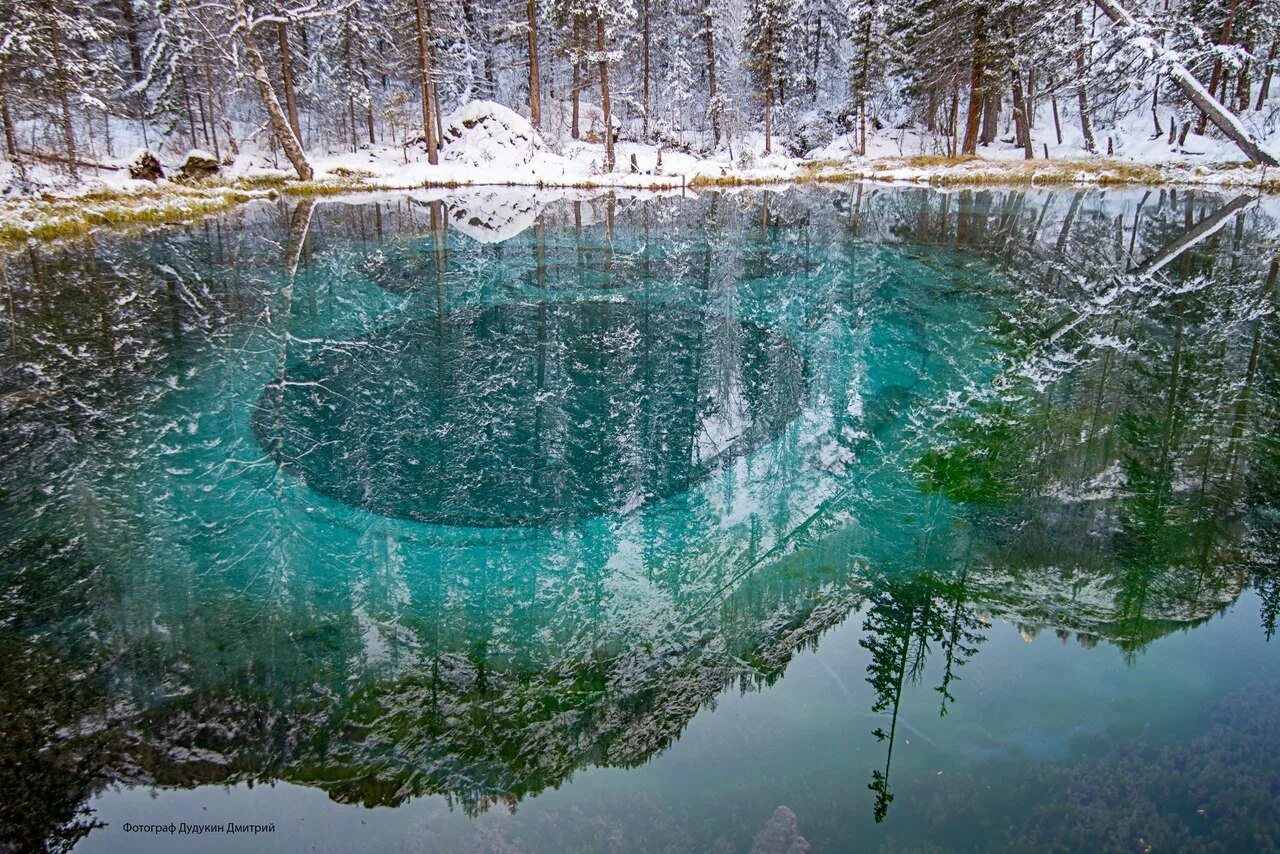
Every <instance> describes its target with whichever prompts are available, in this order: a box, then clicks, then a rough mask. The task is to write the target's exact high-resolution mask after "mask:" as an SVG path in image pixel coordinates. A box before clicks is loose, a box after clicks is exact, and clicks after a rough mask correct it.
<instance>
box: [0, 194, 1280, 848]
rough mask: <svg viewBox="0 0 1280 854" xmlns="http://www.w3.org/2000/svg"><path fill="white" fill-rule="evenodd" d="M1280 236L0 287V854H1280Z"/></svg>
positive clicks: (564, 252) (729, 241)
mask: <svg viewBox="0 0 1280 854" xmlns="http://www.w3.org/2000/svg"><path fill="white" fill-rule="evenodd" d="M1278 212H1280V202H1277V200H1276V199H1268V198H1265V197H1264V198H1263V199H1261V200H1257V199H1255V198H1252V197H1246V196H1241V197H1236V196H1235V195H1233V194H1231V193H1225V194H1224V193H1216V192H1208V191H1203V190H1197V191H1188V190H1174V189H1151V190H1144V189H1136V190H1123V191H1116V190H1107V191H1103V190H1072V189H1068V190H1029V191H1022V190H963V191H955V192H937V191H933V190H926V189H915V188H895V187H888V186H881V185H851V186H847V187H838V188H830V189H821V190H818V189H789V190H769V191H750V192H744V193H736V194H723V193H713V192H707V193H699V194H696V195H695V194H686V195H676V196H671V197H660V196H651V197H646V196H638V197H627V196H618V197H614V196H612V195H603V196H600V195H591V194H585V193H584V194H579V195H573V194H563V193H562V194H541V193H537V194H535V193H527V192H522V191H517V190H498V189H480V188H477V189H472V190H466V191H450V192H445V191H439V192H435V193H428V192H425V191H424V192H422V193H419V194H410V195H388V196H383V197H371V196H368V197H362V198H358V199H357V198H351V199H342V198H340V199H322V200H314V199H301V200H299V199H282V200H280V201H278V202H271V203H258V204H255V205H251V206H249V207H246V208H243V209H240V210H237V211H235V212H233V213H231V214H228V215H226V216H223V217H220V218H212V219H208V220H205V221H203V222H200V223H199V224H196V225H190V226H183V227H170V228H164V229H160V230H155V231H150V232H145V233H131V234H119V233H109V232H104V233H99V234H96V235H94V236H92V237H91V238H89V239H85V240H80V241H74V242H69V243H66V244H62V245H50V244H37V243H31V244H28V245H26V246H23V247H20V248H18V249H9V250H5V251H4V252H3V256H2V257H3V265H4V266H3V272H4V277H3V279H2V280H0V284H2V285H3V288H4V293H3V302H2V303H0V348H3V350H2V352H3V356H2V357H0V502H2V508H0V510H2V512H0V834H3V835H2V836H0V845H3V844H5V843H8V844H12V845H14V846H15V847H16V848H18V849H22V848H25V847H33V846H49V847H51V848H55V849H58V848H63V849H65V848H67V847H71V846H74V847H75V848H76V850H77V851H81V850H83V851H140V850H159V851H167V850H173V849H174V848H176V847H178V846H181V847H183V848H188V847H191V848H196V849H207V850H213V849H217V848H226V847H236V848H261V849H263V850H304V849H305V850H320V851H326V850H333V851H349V850H360V849H376V850H380V851H387V852H391V851H400V850H415V851H416V850H432V851H436V850H439V851H447V850H490V851H577V850H586V851H597V850H599V851H619V850H622V851H656V850H664V851H717V852H719V851H725V852H728V851H747V850H749V849H751V848H752V845H753V842H756V843H758V846H757V848H756V850H757V851H784V850H787V847H786V846H787V845H792V844H797V847H794V848H792V849H791V850H800V847H798V843H796V841H795V837H796V836H797V835H798V836H800V837H803V838H804V839H805V840H807V842H808V843H809V845H810V846H812V849H813V850H820V851H864V850H865V851H922V850H930V851H933V850H938V851H945V850H974V851H981V850H992V849H998V850H1048V849H1050V848H1054V850H1081V851H1092V850H1141V849H1142V847H1143V846H1152V850H1157V851H1159V850H1191V849H1197V848H1202V847H1209V846H1211V845H1217V846H1218V848H1217V849H1215V850H1260V849H1265V848H1267V847H1268V846H1274V845H1276V844H1277V840H1280V800H1278V798H1277V794H1276V793H1277V792H1278V791H1280V762H1277V759H1276V757H1277V756H1280V702H1278V701H1280V655H1278V653H1280V640H1277V639H1275V638H1274V637H1273V635H1274V633H1275V628H1276V619H1277V611H1278V610H1280V536H1278V534H1280V511H1278V510H1277V501H1278V499H1280V440H1278V438H1277V436H1278V435H1280V434H1278V433H1277V418H1278V417H1280V371H1278V370H1277V368H1280V364H1278V363H1280V323H1278V321H1277V318H1276V305H1277V299H1278V295H1277V287H1278V286H1277V281H1276V279H1277V267H1276V262H1275V260H1274V259H1275V258H1276V257H1277V251H1278V249H1277V235H1278V234H1280V223H1278V222H1277V213H1278ZM784 806H785V808H786V809H785V810H779V807H784ZM170 822H172V823H174V824H175V825H176V824H179V823H182V822H187V823H190V824H216V825H225V824H226V823H228V822H235V823H239V824H268V823H269V824H272V825H274V832H271V833H266V834H262V835H259V836H256V837H253V836H249V835H245V834H237V835H235V836H230V835H227V834H225V833H221V834H219V833H210V834H205V835H201V836H183V837H176V836H168V835H165V834H154V833H147V832H126V830H125V825H126V824H128V825H133V824H142V825H149V824H168V823H170ZM770 845H772V847H769V846H770ZM1055 846H1056V847H1055Z"/></svg>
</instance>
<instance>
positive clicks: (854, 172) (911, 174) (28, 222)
mask: <svg viewBox="0 0 1280 854" xmlns="http://www.w3.org/2000/svg"><path fill="white" fill-rule="evenodd" d="M370 177H371V176H368V175H367V174H361V173H350V174H342V175H338V176H335V177H333V178H329V179H325V180H319V181H305V182H304V181H290V180H287V179H284V178H282V177H275V176H272V177H263V178H252V179H240V180H238V181H235V182H234V183H230V184H210V185H182V184H162V185H156V186H148V187H145V188H142V189H140V190H134V191H125V190H118V191H96V192H91V193H83V194H79V195H65V196H64V195H54V194H45V195H38V196H29V197H22V198H20V199H16V200H9V201H5V202H3V203H0V243H7V244H13V243H17V242H21V241H24V240H27V239H29V238H36V239H42V240H47V239H56V238H63V237H73V236H76V235H80V234H84V233H87V232H90V231H92V230H94V229H96V228H101V227H118V226H127V225H142V226H146V225H155V224H166V223H172V224H176V223H189V222H194V221H197V220H199V219H201V218H203V217H206V216H209V215H212V214H217V213H221V212H223V211H226V210H228V209H230V208H233V207H235V206H236V205H240V204H243V203H244V202H248V201H251V200H254V199H263V198H276V197H277V196H279V195H290V196H313V197H314V196H334V195H342V194H346V193H356V192H394V191H396V190H409V189H421V188H423V187H437V188H460V187H463V186H482V185H481V184H472V185H467V184H464V183H461V182H444V183H433V184H426V185H422V184H419V185H415V186H404V187H393V186H388V185H387V184H386V183H385V182H379V183H374V182H372V181H371V180H370ZM652 178H653V180H650V181H647V182H645V181H641V182H639V183H634V182H633V183H632V184H629V185H627V186H624V187H615V185H613V184H611V183H609V182H607V181H606V180H604V176H602V177H601V180H599V181H594V182H576V183H573V184H571V185H569V186H570V187H572V188H575V189H597V188H598V189H601V190H607V189H611V188H615V189H618V190H620V191H623V192H626V191H628V190H631V191H634V190H643V189H648V190H663V189H679V188H681V187H682V186H686V184H685V180H684V179H683V178H681V177H680V176H652ZM857 180H869V181H892V182H895V183H904V182H905V183H912V184H921V185H930V186H970V187H976V186H992V187H1045V186H1095V187H1109V186H1166V185H1180V186H1206V187H1219V188H1222V189H1237V190H1238V189H1257V190H1262V191H1266V192H1280V170H1271V171H1268V170H1265V169H1260V168H1258V167H1255V166H1252V165H1251V164H1247V163H1239V164H1216V165H1214V166H1212V167H1210V166H1197V167H1190V166H1156V165H1148V164H1135V163H1130V162H1123V161H1117V160H1105V159H1090V160H1029V161H1023V160H987V159H982V158H978V157H962V158H944V157H898V158H880V159H876V160H870V161H865V162H862V163H852V162H844V161H826V162H821V161H820V162H807V163H803V164H801V165H800V166H799V168H798V170H796V171H795V172H794V173H785V174H784V173H782V172H780V171H779V170H761V171H758V172H752V171H745V172H726V173H725V174H723V175H720V176H698V177H695V178H692V179H690V180H688V182H687V186H688V187H689V188H690V189H700V188H701V189H712V188H717V187H720V188H725V187H749V186H779V185H790V184H838V183H845V182H849V181H857ZM508 186H515V185H508ZM549 186H551V185H536V184H531V185H529V189H531V190H533V189H537V188H538V187H549ZM557 186H558V185H557Z"/></svg>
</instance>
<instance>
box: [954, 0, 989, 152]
mask: <svg viewBox="0 0 1280 854" xmlns="http://www.w3.org/2000/svg"><path fill="white" fill-rule="evenodd" d="M984 17H985V12H984V11H983V9H982V7H981V6H979V7H978V11H977V14H976V17H975V18H974V22H973V62H972V63H971V64H970V66H969V113H968V116H967V117H966V119H965V125H964V146H963V147H962V148H961V149H960V153H961V154H977V153H978V130H979V128H980V127H981V122H982V91H983V88H984V87H983V77H984V76H985V75H986V64H987V57H986V54H987V34H986V28H985V27H984V26H983V24H984V20H983V19H984Z"/></svg>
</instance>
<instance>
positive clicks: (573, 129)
mask: <svg viewBox="0 0 1280 854" xmlns="http://www.w3.org/2000/svg"><path fill="white" fill-rule="evenodd" d="M581 53H582V22H581V21H579V20H578V19H577V18H574V19H573V50H572V53H571V54H570V60H571V61H572V62H573V120H572V123H571V126H570V128H569V135H570V136H571V137H573V138H574V139H578V138H579V137H581V135H582V130H581V122H580V121H579V115H580V113H581V110H580V109H579V102H580V101H581V100H582V61H581V56H580V54H581Z"/></svg>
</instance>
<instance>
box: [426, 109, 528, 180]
mask: <svg viewBox="0 0 1280 854" xmlns="http://www.w3.org/2000/svg"><path fill="white" fill-rule="evenodd" d="M544 147H545V146H544V143H543V141H542V137H540V136H539V135H538V132H537V131H536V130H534V129H533V125H531V124H529V122H528V120H527V119H525V118H523V117H522V116H520V115H519V114H518V113H516V112H515V111H513V110H510V109H508V108H506V107H504V106H502V105H501V104H496V103H494V102H493V101H472V102H471V103H469V104H464V105H463V106H461V107H459V108H458V109H456V110H454V111H453V112H452V113H450V114H449V115H448V116H446V117H445V120H444V133H443V135H442V137H441V149H440V159H441V160H443V161H445V162H447V163H461V164H466V165H469V166H482V165H490V164H502V165H512V166H521V165H523V164H525V163H528V162H529V161H530V160H532V159H533V158H534V156H535V155H537V154H538V152H539V151H541V150H543V148H544Z"/></svg>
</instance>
